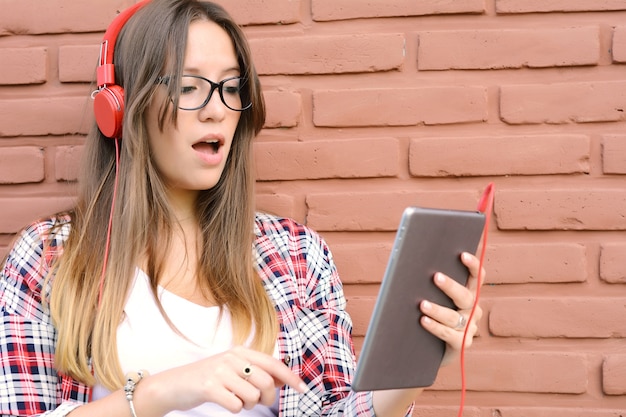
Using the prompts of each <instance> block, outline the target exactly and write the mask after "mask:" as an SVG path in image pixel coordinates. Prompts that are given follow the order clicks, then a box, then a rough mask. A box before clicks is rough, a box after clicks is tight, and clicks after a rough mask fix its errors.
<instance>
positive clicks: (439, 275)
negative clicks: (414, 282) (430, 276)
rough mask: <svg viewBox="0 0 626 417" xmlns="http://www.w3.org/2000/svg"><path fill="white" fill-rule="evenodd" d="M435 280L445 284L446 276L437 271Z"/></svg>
mask: <svg viewBox="0 0 626 417" xmlns="http://www.w3.org/2000/svg"><path fill="white" fill-rule="evenodd" d="M435 281H437V282H439V283H440V284H443V282H444V281H445V278H444V277H443V274H442V273H440V272H437V273H436V274H435Z"/></svg>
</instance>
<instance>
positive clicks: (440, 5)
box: [312, 0, 485, 21]
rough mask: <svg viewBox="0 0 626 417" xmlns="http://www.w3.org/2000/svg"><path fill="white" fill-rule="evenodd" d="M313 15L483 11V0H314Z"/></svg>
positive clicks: (331, 17) (350, 16)
mask: <svg viewBox="0 0 626 417" xmlns="http://www.w3.org/2000/svg"><path fill="white" fill-rule="evenodd" d="M312 6H313V8H312V10H313V19H314V20H319V21H324V20H344V19H356V18H364V17H391V16H421V15H431V14H433V15H435V14H448V13H455V14H457V13H482V12H484V11H485V6H484V3H483V1H482V0H454V1H438V0H421V1H418V2H416V1H411V0H387V1H385V2H375V1H373V2H363V1H361V0H314V1H313V2H312Z"/></svg>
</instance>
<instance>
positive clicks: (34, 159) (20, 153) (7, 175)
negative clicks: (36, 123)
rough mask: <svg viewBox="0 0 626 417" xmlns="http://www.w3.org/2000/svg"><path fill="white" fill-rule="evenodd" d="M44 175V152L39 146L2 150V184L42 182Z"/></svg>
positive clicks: (0, 170)
mask: <svg viewBox="0 0 626 417" xmlns="http://www.w3.org/2000/svg"><path fill="white" fill-rule="evenodd" d="M44 178H45V174H44V152H43V149H42V148H40V147H37V146H19V147H17V146H16V147H11V148H9V147H7V148H0V184H24V183H29V182H41V181H43V180H44Z"/></svg>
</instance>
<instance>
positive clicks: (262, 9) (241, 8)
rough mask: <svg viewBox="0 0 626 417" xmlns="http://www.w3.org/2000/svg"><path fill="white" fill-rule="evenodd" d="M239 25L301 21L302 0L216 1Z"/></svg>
mask: <svg viewBox="0 0 626 417" xmlns="http://www.w3.org/2000/svg"><path fill="white" fill-rule="evenodd" d="M216 3H218V4H221V5H222V6H223V7H224V8H225V9H226V11H228V13H229V14H230V15H232V17H233V19H234V20H235V21H236V22H237V23H238V24H240V25H253V24H254V25H262V24H286V23H297V22H300V21H301V17H300V13H301V10H302V0H272V1H260V2H245V1H239V0H217V1H216Z"/></svg>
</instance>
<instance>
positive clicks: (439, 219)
mask: <svg viewBox="0 0 626 417" xmlns="http://www.w3.org/2000/svg"><path fill="white" fill-rule="evenodd" d="M484 224H485V215H484V214H482V213H479V212H475V211H458V210H443V209H427V208H419V207H409V208H407V209H405V211H404V213H403V215H402V220H401V221H400V225H399V227H398V231H397V233H396V237H395V241H394V244H393V248H392V251H391V255H390V257H389V262H388V264H387V269H386V271H385V275H384V277H383V280H382V282H381V287H380V292H379V293H378V297H377V300H376V304H375V306H374V311H373V313H372V318H371V320H370V323H369V326H368V329H367V333H366V335H365V340H364V342H363V347H362V349H361V353H360V356H359V361H358V364H357V370H356V374H355V377H354V380H353V383H352V389H353V390H354V391H374V390H385V389H397V388H416V387H427V386H430V385H432V384H433V383H434V381H435V378H436V377H437V372H438V371H439V366H440V365H441V360H442V359H443V354H444V352H445V342H443V341H442V340H441V339H439V338H437V337H436V336H433V335H432V334H431V333H429V332H428V331H427V330H426V329H424V328H423V327H422V326H421V324H420V317H421V316H422V313H421V312H420V310H419V306H418V304H419V303H420V302H421V301H422V300H424V299H426V300H429V301H432V302H434V303H437V304H440V305H444V306H448V307H450V308H455V306H454V303H453V302H452V300H451V299H450V298H449V297H447V296H446V295H445V294H444V293H443V292H442V291H441V290H440V289H439V288H438V287H437V286H435V284H434V282H433V277H434V274H435V272H443V273H444V274H446V275H448V276H449V277H450V278H453V279H455V280H456V281H458V282H460V283H461V284H463V285H465V284H466V282H467V279H468V277H469V272H468V270H467V267H465V265H463V264H462V263H461V259H460V255H461V253H462V252H469V253H475V252H476V249H477V247H478V243H479V241H480V239H481V237H482V231H483V227H484Z"/></svg>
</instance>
